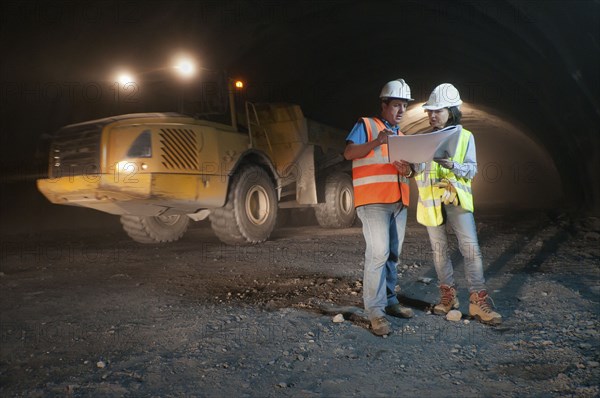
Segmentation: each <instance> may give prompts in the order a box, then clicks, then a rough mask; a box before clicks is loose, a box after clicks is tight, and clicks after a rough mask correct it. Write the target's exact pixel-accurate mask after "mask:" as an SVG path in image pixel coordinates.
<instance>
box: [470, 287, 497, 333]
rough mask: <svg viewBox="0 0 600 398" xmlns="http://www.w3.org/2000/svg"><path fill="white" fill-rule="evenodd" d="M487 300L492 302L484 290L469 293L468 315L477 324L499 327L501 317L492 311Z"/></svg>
mask: <svg viewBox="0 0 600 398" xmlns="http://www.w3.org/2000/svg"><path fill="white" fill-rule="evenodd" d="M488 300H489V301H492V298H491V297H490V296H488V294H487V292H486V291H485V290H480V291H479V292H473V293H471V296H470V297H469V302H470V304H469V315H470V316H472V317H473V318H475V319H477V320H478V321H479V322H482V323H487V324H490V325H499V324H500V323H502V315H500V314H498V313H497V312H494V311H492V308H491V307H490V304H489V302H488ZM492 304H493V301H492Z"/></svg>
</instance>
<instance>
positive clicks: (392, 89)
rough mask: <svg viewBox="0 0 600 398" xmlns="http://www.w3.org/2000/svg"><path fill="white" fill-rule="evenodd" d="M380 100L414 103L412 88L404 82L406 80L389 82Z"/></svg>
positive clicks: (382, 90)
mask: <svg viewBox="0 0 600 398" xmlns="http://www.w3.org/2000/svg"><path fill="white" fill-rule="evenodd" d="M379 98H399V99H404V100H407V101H414V100H413V99H412V98H410V87H408V84H406V82H405V81H404V79H396V80H392V81H391V82H387V83H386V84H385V86H383V88H382V89H381V94H379Z"/></svg>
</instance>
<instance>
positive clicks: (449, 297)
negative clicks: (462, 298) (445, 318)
mask: <svg viewBox="0 0 600 398" xmlns="http://www.w3.org/2000/svg"><path fill="white" fill-rule="evenodd" d="M458 306H459V304H458V297H456V288H455V287H454V286H448V285H440V302H439V303H438V304H436V306H435V307H433V313H434V314H436V315H446V314H447V313H448V311H450V310H455V309H458Z"/></svg>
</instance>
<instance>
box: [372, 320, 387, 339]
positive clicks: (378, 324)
mask: <svg viewBox="0 0 600 398" xmlns="http://www.w3.org/2000/svg"><path fill="white" fill-rule="evenodd" d="M371 329H373V334H376V335H377V336H385V335H386V334H390V332H391V331H392V329H391V325H390V323H389V322H388V320H387V319H385V317H384V316H381V317H379V318H375V319H372V320H371Z"/></svg>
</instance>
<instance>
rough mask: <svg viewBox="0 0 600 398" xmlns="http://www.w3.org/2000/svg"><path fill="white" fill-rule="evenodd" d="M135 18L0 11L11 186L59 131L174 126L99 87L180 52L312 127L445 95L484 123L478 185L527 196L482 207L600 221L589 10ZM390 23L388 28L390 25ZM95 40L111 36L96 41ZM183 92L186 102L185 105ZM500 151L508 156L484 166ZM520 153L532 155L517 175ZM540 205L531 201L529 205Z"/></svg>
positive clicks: (442, 8)
mask: <svg viewBox="0 0 600 398" xmlns="http://www.w3.org/2000/svg"><path fill="white" fill-rule="evenodd" d="M132 5H133V7H132V9H135V13H133V14H131V13H126V14H125V13H124V14H123V17H125V16H129V17H130V19H131V20H127V21H125V22H127V23H117V22H115V20H114V19H110V18H108V19H106V20H102V18H98V19H97V20H93V21H90V20H89V18H88V20H85V19H83V20H79V19H78V18H77V12H80V11H77V10H79V9H78V8H77V7H71V8H69V7H63V8H64V9H62V8H61V9H60V12H58V11H57V12H56V13H54V14H52V15H53V18H46V19H45V18H43V16H44V15H46V14H44V13H43V12H42V10H37V14H36V13H33V14H31V13H29V11H30V10H29V8H28V7H26V6H20V7H16V6H14V5H13V6H12V7H13V8H10V7H8V8H7V9H6V11H7V12H6V13H5V15H12V17H11V18H9V19H7V20H6V24H4V28H3V29H4V32H6V33H7V34H6V35H4V38H3V40H2V46H3V48H4V49H5V51H6V52H7V53H11V54H13V56H12V57H11V59H9V60H7V61H6V62H4V63H3V66H2V81H3V82H4V84H3V90H2V97H3V101H2V102H3V103H2V105H3V106H2V114H3V117H2V131H3V134H2V137H1V139H2V145H1V147H2V152H3V163H4V164H5V165H6V166H5V167H3V169H4V173H10V169H11V168H12V169H17V170H23V169H27V168H31V167H32V165H33V166H35V167H34V168H35V169H36V170H35V171H36V172H37V171H39V170H37V169H38V168H39V166H40V164H41V165H42V166H43V164H42V163H43V162H41V163H40V161H39V160H36V159H33V158H34V155H35V151H36V148H39V147H40V137H42V135H43V134H48V133H51V132H53V131H55V130H56V129H58V128H59V127H61V126H63V125H66V124H70V123H74V122H80V121H84V120H90V119H95V118H100V117H106V116H108V115H112V114H115V113H126V112H148V111H172V110H175V109H174V108H175V107H176V105H175V104H176V99H177V95H178V93H179V90H180V88H179V86H177V85H176V84H175V83H171V84H170V85H169V84H166V85H163V86H160V87H159V85H157V86H156V87H153V88H150V87H144V88H143V90H141V93H142V97H141V98H140V100H139V101H137V102H135V103H123V102H119V103H117V102H116V100H115V99H114V98H113V97H112V96H111V95H110V94H111V93H112V92H111V91H110V88H111V86H110V84H109V82H105V81H104V80H102V79H104V77H102V78H100V75H102V73H104V72H105V71H104V69H106V68H108V67H109V66H110V67H111V68H112V67H114V65H115V64H116V63H117V62H125V61H127V60H128V61H129V62H130V63H131V64H132V65H134V66H137V67H139V69H149V68H150V67H151V66H152V65H157V64H158V63H160V62H161V60H160V59H161V58H165V57H166V56H170V54H172V51H173V49H174V48H188V49H192V50H194V51H197V55H198V56H199V57H201V58H203V59H204V61H203V64H204V65H205V66H209V67H213V66H218V67H222V68H223V69H226V70H228V71H229V72H230V73H231V74H234V75H239V76H243V77H244V78H246V79H247V80H248V81H249V82H250V83H249V86H248V89H247V90H246V92H245V98H244V99H248V100H253V101H270V102H274V101H288V102H292V103H298V104H300V106H301V107H302V109H303V111H304V113H305V115H306V116H307V117H310V118H312V119H315V120H319V121H322V122H324V123H327V124H331V125H334V126H337V127H341V128H345V129H350V128H351V126H352V124H353V123H354V121H355V120H356V118H358V117H360V116H366V115H370V114H374V113H376V112H377V110H378V103H377V94H378V92H379V90H380V88H381V85H382V83H383V82H384V81H387V80H389V79H394V78H398V77H403V78H405V79H406V80H407V81H408V83H409V84H410V85H411V88H412V91H413V97H414V98H415V99H416V101H425V100H426V98H427V96H428V94H429V92H430V91H431V89H432V88H433V87H435V86H436V85H437V84H439V83H441V82H451V83H453V84H454V85H455V86H456V87H458V88H459V90H460V91H461V95H462V97H463V99H464V100H465V102H467V103H468V104H469V105H470V106H471V107H472V109H473V110H478V111H479V112H480V113H478V112H475V111H474V112H471V113H470V114H469V115H468V116H467V117H466V118H465V126H466V127H467V128H471V129H472V130H473V131H474V132H475V133H476V134H477V139H478V146H479V148H480V149H481V151H482V153H481V154H480V157H481V160H482V161H483V162H484V163H485V164H483V165H482V167H483V168H485V170H486V171H487V172H488V174H489V175H487V176H486V178H487V180H488V182H485V181H482V182H481V183H480V184H482V185H489V184H491V183H490V182H489V181H492V180H494V178H492V175H491V174H490V173H491V172H492V171H493V168H494V164H499V165H501V167H502V170H501V173H502V177H501V178H502V179H505V180H506V181H508V180H509V179H508V176H509V175H510V176H511V178H512V180H513V182H514V181H516V182H517V184H516V185H517V186H519V185H520V187H518V189H517V188H515V187H514V186H513V187H509V186H504V185H502V183H501V181H502V180H500V181H497V182H496V183H495V184H496V185H491V186H490V187H489V189H487V188H486V189H483V186H482V187H481V189H482V195H481V196H482V198H481V199H482V203H490V204H491V203H493V202H494V200H493V197H492V196H494V195H495V196H496V197H497V198H502V203H505V204H506V206H507V207H511V206H514V205H516V204H515V202H522V203H521V204H522V205H524V206H529V205H535V204H539V206H540V207H546V206H548V207H552V206H558V204H557V201H558V202H561V201H562V206H568V207H569V208H571V209H578V210H580V211H582V212H592V213H596V214H597V213H599V212H600V185H599V184H597V183H596V181H597V177H596V173H597V170H599V169H600V105H599V100H598V98H600V95H598V94H599V93H600V76H599V75H598V72H597V71H598V70H600V45H599V42H598V40H597V37H599V36H600V21H599V20H600V12H599V7H600V6H599V3H598V2H594V1H576V2H567V1H546V2H541V1H540V2H538V1H533V2H521V1H512V0H509V1H500V2H493V1H457V2H452V3H449V2H446V1H427V2H421V1H397V2H374V3H371V2H369V3H367V2H363V1H346V2H337V1H329V2H310V1H309V2H303V1H301V2H296V3H292V4H285V5H284V4H277V5H276V4H270V5H267V4H263V3H256V4H254V3H252V2H244V1H232V2H228V3H227V4H226V5H223V6H219V5H218V4H216V3H215V4H213V3H211V4H195V3H193V2H169V3H162V2H152V3H151V6H142V5H139V4H137V3H135V2H133V3H132ZM38 7H39V6H38ZM97 8H98V9H97V10H96V11H98V15H100V16H102V15H109V11H110V10H111V5H110V4H102V5H101V6H98V7H97ZM104 8H106V9H107V10H105V11H107V12H106V13H103V12H101V11H102V10H103V9H104ZM57 10H58V9H57ZM126 10H129V8H126ZM34 11H35V10H34ZM32 15H33V16H32ZM36 15H37V16H36ZM390 15H395V16H396V18H393V21H390ZM244 16H246V18H244ZM21 17H22V18H21ZM165 20H171V21H176V22H177V23H176V24H167V25H165V24H164V23H163V22H164V21H165ZM16 21H20V22H19V23H18V24H17V22H16ZM64 21H66V22H68V23H62V24H61V23H60V22H64ZM103 26H106V27H107V29H99V28H100V27H103ZM156 26H161V29H155V27H156ZM184 27H185V28H184ZM132 29H134V30H132ZM73 32H77V33H78V34H76V35H73ZM132 32H135V34H132ZM141 32H144V34H142V33H141ZM24 48H26V49H29V50H30V51H27V52H24V51H22V49H24ZM58 60H59V61H60V62H58V64H57V61H58ZM101 71H103V72H101ZM103 76H104V75H103ZM73 82H77V83H78V84H79V86H74V85H73ZM69 84H71V85H69ZM92 86H93V87H92ZM96 87H100V88H101V89H102V90H103V94H107V95H105V96H104V97H102V98H101V99H99V100H97V101H92V100H77V98H76V99H75V100H74V99H73V97H70V96H69V95H67V94H69V90H71V89H74V90H75V91H76V92H80V91H82V90H83V89H90V88H96ZM35 90H37V93H34V92H33V91H35ZM56 90H62V91H60V92H56ZM161 90H163V92H162V93H161ZM192 91H193V89H192V88H191V87H190V89H189V90H187V94H188V95H189V96H190V102H193V98H192V97H193V93H192ZM61 93H62V94H64V95H62V96H60V95H58V94H61ZM88 94H89V93H88ZM171 103H172V104H171ZM169 104H171V105H173V106H170V105H169ZM481 112H483V113H481ZM479 118H483V120H479ZM492 120H493V121H494V122H493V123H491V124H490V121H492ZM407 123H408V122H407ZM494 146H495V147H496V149H502V151H496V153H493V151H488V150H485V148H487V147H490V148H492V147H494ZM511 147H512V148H514V149H515V150H514V151H511V149H510V148H511ZM523 148H528V152H527V153H526V154H524V155H523V156H521V157H520V159H516V155H515V153H520V152H519V151H521V150H522V149H523ZM38 152H39V149H38ZM512 152H514V153H512ZM498 153H502V154H503V155H502V156H500V155H498ZM38 155H39V153H38ZM519 164H520V166H519ZM15 165H16V166H15ZM13 166H14V167H13ZM483 168H482V170H483ZM22 174H25V173H22ZM29 174H31V173H29ZM482 175H483V174H482ZM557 176H558V177H557ZM515 178H516V180H515ZM532 178H533V180H532ZM481 180H484V178H481ZM506 184H508V182H506ZM513 185H514V184H513ZM557 185H560V191H559V192H558V193H557V188H556V187H557ZM494 187H497V188H498V190H499V192H501V193H496V194H494V195H492V196H490V197H489V200H488V199H486V200H483V199H484V198H486V197H487V196H486V194H484V193H483V192H488V191H489V192H491V191H492V188H494ZM534 187H537V188H536V189H534ZM525 188H527V189H525ZM515 189H516V191H515ZM536 190H537V191H538V192H540V195H539V196H540V197H539V198H535V197H534V196H531V194H530V193H527V192H530V191H536ZM505 192H520V194H523V195H525V196H524V197H523V198H521V197H515V196H514V195H512V196H511V195H509V197H506V196H505V194H504V193H505ZM505 200H506V201H505ZM498 201H499V202H500V200H498Z"/></svg>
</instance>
